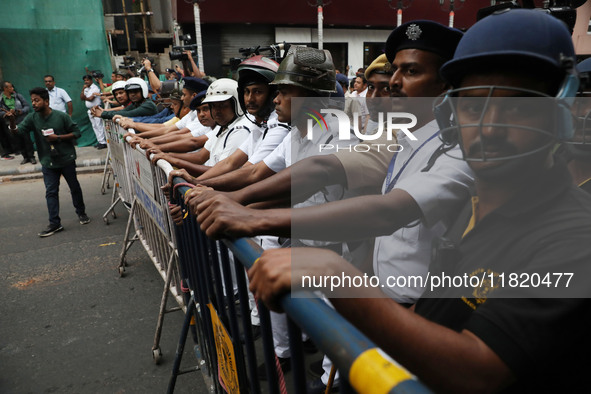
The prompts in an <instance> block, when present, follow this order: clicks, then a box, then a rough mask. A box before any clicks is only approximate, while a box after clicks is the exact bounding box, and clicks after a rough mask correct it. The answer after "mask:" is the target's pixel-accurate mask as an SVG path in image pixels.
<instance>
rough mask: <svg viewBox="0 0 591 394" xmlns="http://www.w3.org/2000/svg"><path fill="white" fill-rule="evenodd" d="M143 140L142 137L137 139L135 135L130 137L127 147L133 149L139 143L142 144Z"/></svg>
mask: <svg viewBox="0 0 591 394" xmlns="http://www.w3.org/2000/svg"><path fill="white" fill-rule="evenodd" d="M143 140H144V139H143V138H142V137H138V136H137V135H135V136H133V137H131V140H129V141H128V143H129V145H131V147H132V148H135V146H136V145H137V144H139V143H140V142H142V141H143Z"/></svg>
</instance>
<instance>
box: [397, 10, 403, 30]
mask: <svg viewBox="0 0 591 394" xmlns="http://www.w3.org/2000/svg"><path fill="white" fill-rule="evenodd" d="M401 24H402V8H399V9H398V11H397V12H396V27H398V26H400V25H401Z"/></svg>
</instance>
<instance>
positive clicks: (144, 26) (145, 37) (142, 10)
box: [140, 0, 150, 54]
mask: <svg viewBox="0 0 591 394" xmlns="http://www.w3.org/2000/svg"><path fill="white" fill-rule="evenodd" d="M140 11H141V12H142V27H143V29H144V48H146V54H147V53H148V52H150V51H149V50H148V33H147V32H146V14H145V13H144V0H140Z"/></svg>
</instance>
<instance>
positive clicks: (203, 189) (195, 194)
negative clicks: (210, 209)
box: [185, 185, 219, 212]
mask: <svg viewBox="0 0 591 394" xmlns="http://www.w3.org/2000/svg"><path fill="white" fill-rule="evenodd" d="M217 193H219V192H217V191H215V190H213V188H211V187H207V186H203V185H196V186H195V187H193V188H192V189H191V190H189V191H188V192H187V193H186V194H185V204H186V205H187V206H189V207H190V205H193V206H195V207H197V205H199V203H200V202H201V201H202V199H201V197H202V196H203V194H206V195H207V196H209V197H213V196H214V195H215V194H217ZM192 212H197V211H196V210H195V211H192Z"/></svg>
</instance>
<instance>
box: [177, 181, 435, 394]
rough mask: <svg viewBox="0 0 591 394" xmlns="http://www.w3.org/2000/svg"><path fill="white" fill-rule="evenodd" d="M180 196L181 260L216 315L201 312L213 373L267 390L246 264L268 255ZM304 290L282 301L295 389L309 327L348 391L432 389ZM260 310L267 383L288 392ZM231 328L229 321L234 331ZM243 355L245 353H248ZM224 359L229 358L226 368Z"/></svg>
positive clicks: (241, 386) (198, 295) (299, 388)
mask: <svg viewBox="0 0 591 394" xmlns="http://www.w3.org/2000/svg"><path fill="white" fill-rule="evenodd" d="M182 182H183V180H182V179H179V178H175V180H174V183H175V184H179V185H180V184H182ZM188 190H189V189H188V187H187V186H179V187H178V192H179V193H178V195H179V196H182V195H184V193H185V192H186V191H188ZM177 203H178V204H179V205H180V206H181V207H182V209H183V210H184V211H185V212H186V213H187V216H186V217H185V219H184V220H183V225H182V226H180V227H179V228H178V233H179V234H178V245H177V246H178V248H179V255H180V257H181V258H180V262H181V266H182V267H184V268H183V270H184V271H186V273H187V275H188V276H187V283H188V285H189V288H190V289H191V290H192V291H193V292H194V297H193V299H194V300H195V302H196V303H197V305H207V307H208V309H209V311H210V316H207V313H203V312H204V311H203V309H205V308H202V310H201V315H200V316H199V318H200V321H201V323H202V326H201V329H202V330H203V332H204V333H205V337H206V338H207V337H213V338H214V340H216V341H215V342H214V343H215V347H216V349H217V350H216V353H215V354H211V357H210V359H211V360H212V361H216V360H217V363H218V368H217V371H218V374H216V373H215V371H216V368H215V364H214V365H213V370H212V369H210V370H212V371H213V372H214V373H212V374H211V377H212V380H213V381H217V382H220V385H221V386H222V387H225V388H226V389H227V390H226V391H227V392H238V391H240V392H244V391H245V390H246V391H250V392H253V393H258V392H261V386H260V382H259V379H258V374H257V363H256V352H255V348H254V345H253V343H252V342H251V336H252V332H251V331H250V319H249V316H250V310H249V309H248V294H247V285H246V283H247V282H246V277H245V268H246V269H248V268H250V267H251V266H252V265H253V264H254V262H255V261H256V259H257V258H258V257H259V256H260V255H261V253H262V249H261V248H260V247H259V246H258V245H257V244H256V243H255V242H253V241H252V240H249V239H244V238H242V239H236V240H224V241H223V242H219V241H218V242H215V241H213V240H210V239H208V238H207V237H206V236H205V235H204V233H203V232H202V231H201V230H200V228H199V225H198V223H197V221H196V220H195V217H194V216H193V215H192V214H191V213H190V212H188V208H187V207H185V206H184V202H183V199H182V197H178V198H177ZM216 245H219V246H216ZM226 246H227V249H226ZM200 249H201V250H200ZM218 249H219V251H218ZM228 249H229V250H230V251H231V252H232V254H233V256H234V258H235V260H234V262H235V264H234V269H235V271H234V274H235V277H236V282H237V285H238V295H239V305H240V308H241V311H240V312H241V313H240V316H241V324H238V323H239V322H238V319H237V318H236V317H235V316H232V315H233V313H234V311H233V309H234V302H233V301H234V296H233V293H230V294H224V293H223V288H222V287H221V286H220V285H219V282H221V281H224V282H225V285H226V286H225V288H226V289H229V288H231V286H232V284H231V275H227V274H226V275H223V277H222V275H221V273H220V271H219V269H218V267H219V265H218V260H217V259H218V257H219V258H220V261H221V269H222V271H223V272H224V273H227V272H228V271H229V270H230V262H229V259H228ZM181 251H182V252H181ZM216 285H217V286H216ZM301 293H302V294H299V296H303V297H293V298H292V297H290V296H289V295H287V296H284V297H283V298H282V299H281V301H280V303H281V306H282V308H283V309H284V311H285V312H286V314H287V315H288V316H289V318H290V320H289V326H288V328H289V338H290V350H291V364H292V369H293V379H292V382H293V387H294V390H295V392H296V393H305V392H306V384H305V382H306V374H305V369H304V355H303V352H302V342H301V332H302V331H304V332H306V333H307V334H308V336H309V337H310V338H311V340H312V341H313V342H314V344H316V345H317V346H318V348H319V349H320V350H322V351H323V352H324V354H326V355H327V356H328V358H330V359H331V360H332V361H333V362H334V365H335V366H336V367H337V368H338V370H339V371H340V376H341V389H340V391H341V392H347V391H351V390H354V391H356V392H361V393H369V392H384V393H389V392H391V393H394V392H405V393H426V392H429V390H428V389H427V388H426V387H425V386H424V385H422V384H421V383H420V382H418V381H417V380H416V379H415V378H414V377H413V376H412V375H411V374H410V373H409V372H407V371H406V370H405V369H404V368H403V367H401V366H400V365H399V364H397V363H396V362H395V361H394V360H392V359H391V358H390V357H388V356H387V355H386V353H385V352H383V351H382V350H380V349H379V348H378V347H377V346H376V345H375V344H374V343H373V342H372V341H370V340H369V339H367V338H366V337H365V336H364V335H363V334H362V333H361V332H360V331H359V330H358V329H357V328H356V327H354V326H353V325H352V324H351V323H349V322H348V321H347V320H346V319H344V318H343V317H342V316H341V315H340V314H339V313H338V312H336V311H335V310H334V309H332V308H330V307H329V306H328V305H327V304H326V303H325V302H324V301H322V300H321V299H319V298H318V297H316V296H314V295H313V294H312V293H304V292H301ZM258 312H259V316H260V319H261V329H262V342H263V355H264V361H265V365H266V367H267V370H266V374H267V377H268V382H267V383H268V384H267V386H268V387H267V390H268V392H270V393H280V392H285V382H284V379H283V377H282V376H279V375H281V373H279V375H278V372H279V371H280V368H276V366H277V365H278V363H277V361H276V358H275V353H274V348H273V340H272V333H271V324H270V318H269V311H268V310H267V309H266V308H265V306H264V305H263V304H262V303H258ZM294 323H295V324H294ZM225 327H229V330H226V328H225ZM241 337H242V338H246V343H244V344H242V343H241V342H240V338H241ZM182 340H183V338H182V337H181V341H182ZM208 343H209V344H210V349H211V348H212V347H213V345H211V342H208ZM231 347H233V349H231V350H232V351H230V350H229V349H230V348H231ZM243 348H244V349H243ZM202 353H203V352H202ZM240 354H244V356H242V357H244V358H243V359H241V356H240ZM220 363H222V364H224V363H225V364H226V365H224V366H222V367H220V366H219V365H220ZM175 365H176V363H175ZM232 365H233V366H236V367H235V370H233V369H232V368H231V366H232ZM176 367H178V366H176ZM209 368H211V366H209ZM175 377H176V376H175V370H173V375H172V377H171V383H170V386H169V388H172V389H173V388H174V379H175ZM349 384H350V386H349ZM376 389H377V391H376ZM169 392H171V390H169Z"/></svg>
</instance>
